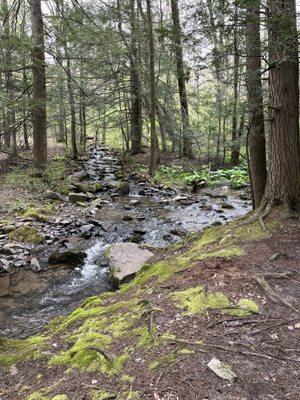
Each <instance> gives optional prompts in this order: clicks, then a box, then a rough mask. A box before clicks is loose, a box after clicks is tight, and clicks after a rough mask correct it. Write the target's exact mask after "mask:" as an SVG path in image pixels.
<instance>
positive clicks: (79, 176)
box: [72, 170, 90, 181]
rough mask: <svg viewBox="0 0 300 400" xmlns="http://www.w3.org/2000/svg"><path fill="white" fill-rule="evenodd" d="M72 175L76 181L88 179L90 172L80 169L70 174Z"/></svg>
mask: <svg viewBox="0 0 300 400" xmlns="http://www.w3.org/2000/svg"><path fill="white" fill-rule="evenodd" d="M72 177H73V178H75V179H77V180H78V181H84V180H85V179H88V178H89V177H90V174H89V173H88V172H87V171H84V170H81V171H78V172H75V173H74V174H73V175H72Z"/></svg>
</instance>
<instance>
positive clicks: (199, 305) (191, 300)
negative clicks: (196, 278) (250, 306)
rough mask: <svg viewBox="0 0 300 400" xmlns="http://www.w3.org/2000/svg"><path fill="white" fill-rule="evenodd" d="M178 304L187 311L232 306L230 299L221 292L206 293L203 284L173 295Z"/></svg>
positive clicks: (197, 311)
mask: <svg viewBox="0 0 300 400" xmlns="http://www.w3.org/2000/svg"><path fill="white" fill-rule="evenodd" d="M171 298H172V299H173V301H174V302H175V304H176V306H178V307H180V308H184V309H186V310H187V313H190V314H196V313H203V312H204V311H205V310H207V309H223V308H229V307H230V301H229V299H228V297H226V296H225V295H224V294H223V293H221V292H215V293H208V294H207V293H205V290H204V287H203V286H197V287H194V288H189V289H186V290H183V291H180V292H175V293H173V294H172V295H171Z"/></svg>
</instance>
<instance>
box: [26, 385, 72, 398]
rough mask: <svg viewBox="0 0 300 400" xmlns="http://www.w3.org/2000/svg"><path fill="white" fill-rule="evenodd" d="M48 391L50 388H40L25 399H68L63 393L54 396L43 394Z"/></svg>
mask: <svg viewBox="0 0 300 400" xmlns="http://www.w3.org/2000/svg"><path fill="white" fill-rule="evenodd" d="M49 391H51V388H47V389H41V390H39V391H36V392H34V393H32V394H31V395H30V396H29V397H27V398H26V400H68V396H67V395H65V394H58V395H56V396H54V397H48V396H45V394H47V393H48V392H49Z"/></svg>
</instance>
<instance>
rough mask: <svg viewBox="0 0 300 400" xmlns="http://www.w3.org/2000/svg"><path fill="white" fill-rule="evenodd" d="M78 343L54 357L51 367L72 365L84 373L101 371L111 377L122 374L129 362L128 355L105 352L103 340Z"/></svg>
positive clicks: (50, 363)
mask: <svg viewBox="0 0 300 400" xmlns="http://www.w3.org/2000/svg"><path fill="white" fill-rule="evenodd" d="M85 339H86V338H84V340H82V341H78V342H77V343H76V344H75V345H74V346H72V347H71V348H70V349H69V350H67V351H63V352H61V353H60V354H58V355H56V356H54V357H52V359H51V360H50V362H49V365H72V366H74V367H76V368H78V369H80V370H82V371H101V372H102V373H107V374H109V375H115V374H117V373H119V372H120V370H121V369H122V366H123V364H124V363H125V362H126V361H127V360H128V355H127V354H121V355H120V356H116V355H114V354H112V353H110V352H109V351H108V352H106V351H105V350H103V349H104V348H105V343H103V342H101V339H99V341H97V340H96V339H94V340H92V341H86V340H85Z"/></svg>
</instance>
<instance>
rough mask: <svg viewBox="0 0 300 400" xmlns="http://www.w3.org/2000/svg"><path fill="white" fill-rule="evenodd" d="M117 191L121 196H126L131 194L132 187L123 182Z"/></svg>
mask: <svg viewBox="0 0 300 400" xmlns="http://www.w3.org/2000/svg"><path fill="white" fill-rule="evenodd" d="M117 190H118V193H119V194H120V195H122V196H126V195H127V194H129V193H130V185H129V183H128V182H126V181H122V182H120V183H119V184H118V187H117Z"/></svg>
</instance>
